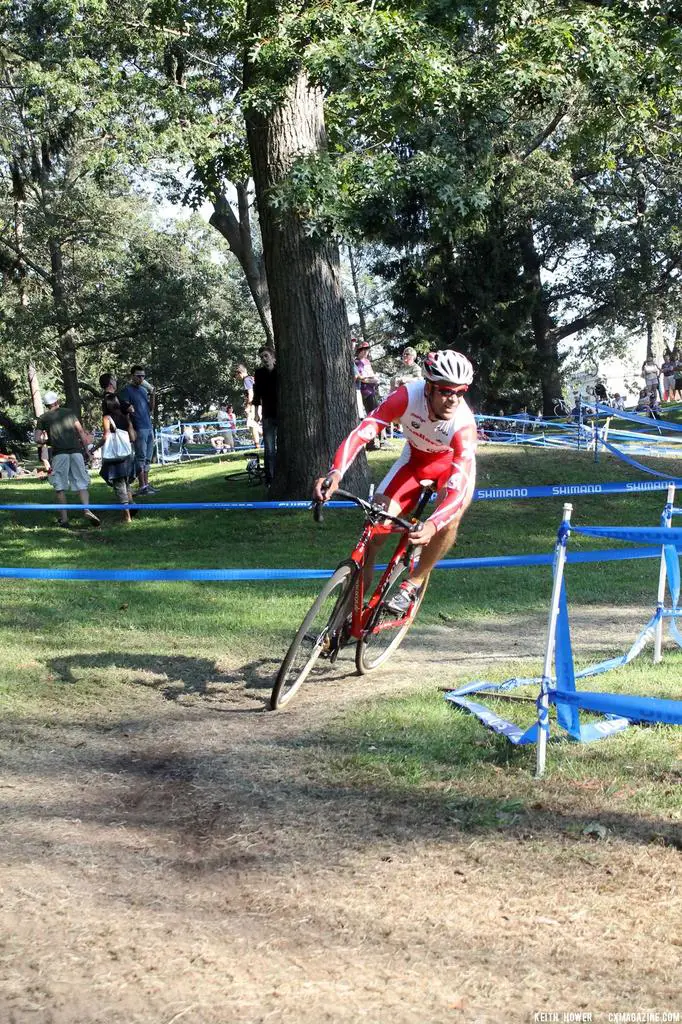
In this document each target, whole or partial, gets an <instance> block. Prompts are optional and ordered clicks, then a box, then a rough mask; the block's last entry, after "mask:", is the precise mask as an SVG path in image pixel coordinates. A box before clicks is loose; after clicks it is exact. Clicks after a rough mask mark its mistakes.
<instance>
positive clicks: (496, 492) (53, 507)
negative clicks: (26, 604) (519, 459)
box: [0, 477, 682, 512]
mask: <svg viewBox="0 0 682 1024" xmlns="http://www.w3.org/2000/svg"><path fill="white" fill-rule="evenodd" d="M671 486H675V487H682V477H668V478H667V479H665V480H628V481H623V482H622V483H621V482H618V483H602V484H548V485H546V486H542V487H481V488H478V489H477V490H476V491H475V493H474V501H505V500H517V499H525V498H568V497H572V496H576V495H581V494H582V495H586V496H589V495H593V494H629V493H637V492H642V491H665V490H667V488H668V487H671ZM127 507H129V506H126V505H113V504H102V505H94V504H90V505H88V508H91V509H94V510H96V511H114V512H120V511H121V510H122V509H124V508H127ZM134 507H135V508H136V509H139V510H140V511H152V512H156V511H159V512H164V511H179V512H200V511H203V510H209V511H227V512H230V511H241V510H242V509H308V508H310V502H309V501H188V502H150V503H148V504H145V505H135V506H134ZM327 507H328V508H355V505H354V503H353V502H352V501H330V502H329V503H328V505H327ZM64 509H66V510H72V511H74V512H82V511H83V506H82V505H80V504H78V505H77V504H69V505H59V504H57V503H54V504H53V503H47V502H45V503H43V502H41V503H37V502H23V503H21V504H20V503H18V502H12V503H8V504H5V505H1V504H0V512H58V511H60V510H64Z"/></svg>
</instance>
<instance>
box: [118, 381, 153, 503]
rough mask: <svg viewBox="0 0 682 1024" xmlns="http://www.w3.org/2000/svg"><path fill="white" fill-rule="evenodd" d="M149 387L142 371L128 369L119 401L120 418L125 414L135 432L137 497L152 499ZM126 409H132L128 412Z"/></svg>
mask: <svg viewBox="0 0 682 1024" xmlns="http://www.w3.org/2000/svg"><path fill="white" fill-rule="evenodd" d="M150 387H151V385H146V386H145V382H144V367H139V366H137V367H132V369H131V371H130V381H129V382H128V384H126V386H125V387H124V388H123V389H122V390H121V392H120V394H119V401H120V403H121V411H122V412H124V411H125V412H124V415H127V413H128V412H129V413H130V415H131V418H132V426H133V429H134V431H135V464H136V470H137V494H138V495H154V494H156V490H157V488H156V487H153V486H152V485H151V483H150V466H151V465H152V457H153V455H154V426H153V424H152V411H153V401H154V399H153V397H151V393H150ZM128 406H130V407H132V408H131V409H130V410H128Z"/></svg>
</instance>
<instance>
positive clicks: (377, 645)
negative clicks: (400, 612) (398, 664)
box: [355, 562, 428, 675]
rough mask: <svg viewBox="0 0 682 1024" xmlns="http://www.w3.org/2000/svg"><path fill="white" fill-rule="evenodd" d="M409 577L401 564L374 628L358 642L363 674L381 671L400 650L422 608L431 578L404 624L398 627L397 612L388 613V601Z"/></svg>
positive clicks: (358, 662)
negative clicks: (380, 668)
mask: <svg viewBox="0 0 682 1024" xmlns="http://www.w3.org/2000/svg"><path fill="white" fill-rule="evenodd" d="M406 576H407V566H406V565H405V564H404V563H402V562H399V563H398V564H397V565H396V566H395V567H394V569H393V571H392V573H391V575H390V577H389V580H388V586H387V587H386V591H385V593H384V596H383V600H382V602H381V604H380V605H379V608H378V610H377V613H376V615H375V616H374V621H373V622H372V625H371V626H370V627H369V628H368V629H367V630H366V631H365V632H364V633H363V635H362V637H361V638H360V640H358V644H357V647H356V649H355V667H356V669H357V670H358V672H359V673H360V674H361V675H366V674H367V673H368V672H372V671H373V670H374V669H375V668H379V666H380V665H383V664H384V663H385V662H386V661H388V659H389V658H390V657H391V655H392V654H394V653H395V652H396V651H397V650H398V648H399V647H400V645H401V643H402V642H403V639H404V637H405V634H406V633H407V631H408V629H409V628H410V626H411V625H412V623H413V622H414V618H415V615H416V614H417V612H418V611H419V606H420V605H421V603H422V601H423V600H424V594H425V593H426V587H427V584H428V579H427V580H425V581H424V583H423V584H422V587H421V590H420V591H419V596H418V597H417V599H416V601H415V602H414V604H413V605H412V609H411V612H410V615H409V616H408V618H407V619H406V620H405V622H403V623H402V625H400V624H399V623H400V620H399V619H398V620H396V616H395V612H392V611H389V609H388V608H387V607H386V603H387V601H390V599H391V596H392V595H393V594H394V593H395V592H396V590H397V589H398V587H399V586H400V584H401V583H402V581H403V580H404V579H405V577H406Z"/></svg>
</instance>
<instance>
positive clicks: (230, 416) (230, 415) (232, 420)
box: [227, 405, 237, 434]
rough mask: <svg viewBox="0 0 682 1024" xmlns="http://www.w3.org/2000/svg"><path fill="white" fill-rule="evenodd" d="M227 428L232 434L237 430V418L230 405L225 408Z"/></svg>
mask: <svg viewBox="0 0 682 1024" xmlns="http://www.w3.org/2000/svg"><path fill="white" fill-rule="evenodd" d="M227 426H228V428H229V429H230V430H231V431H232V433H233V434H234V432H235V431H236V429H237V417H236V415H235V411H234V408H233V407H232V406H231V405H228V406H227Z"/></svg>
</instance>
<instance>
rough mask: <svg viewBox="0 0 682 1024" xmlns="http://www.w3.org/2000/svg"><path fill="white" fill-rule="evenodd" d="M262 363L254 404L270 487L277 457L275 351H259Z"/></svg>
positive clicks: (267, 483)
mask: <svg viewBox="0 0 682 1024" xmlns="http://www.w3.org/2000/svg"><path fill="white" fill-rule="evenodd" d="M258 355H259V356H260V361H261V365H260V366H259V367H258V369H257V370H256V372H255V373H254V375H253V404H254V406H255V407H256V409H258V407H259V406H260V418H261V423H262V425H263V448H264V457H265V483H266V485H267V486H268V487H269V486H270V484H271V483H272V481H273V479H274V477H275V460H276V458H277V367H276V365H275V353H274V352H273V351H272V349H271V348H267V347H264V348H262V349H260V351H259V352H258Z"/></svg>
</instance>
